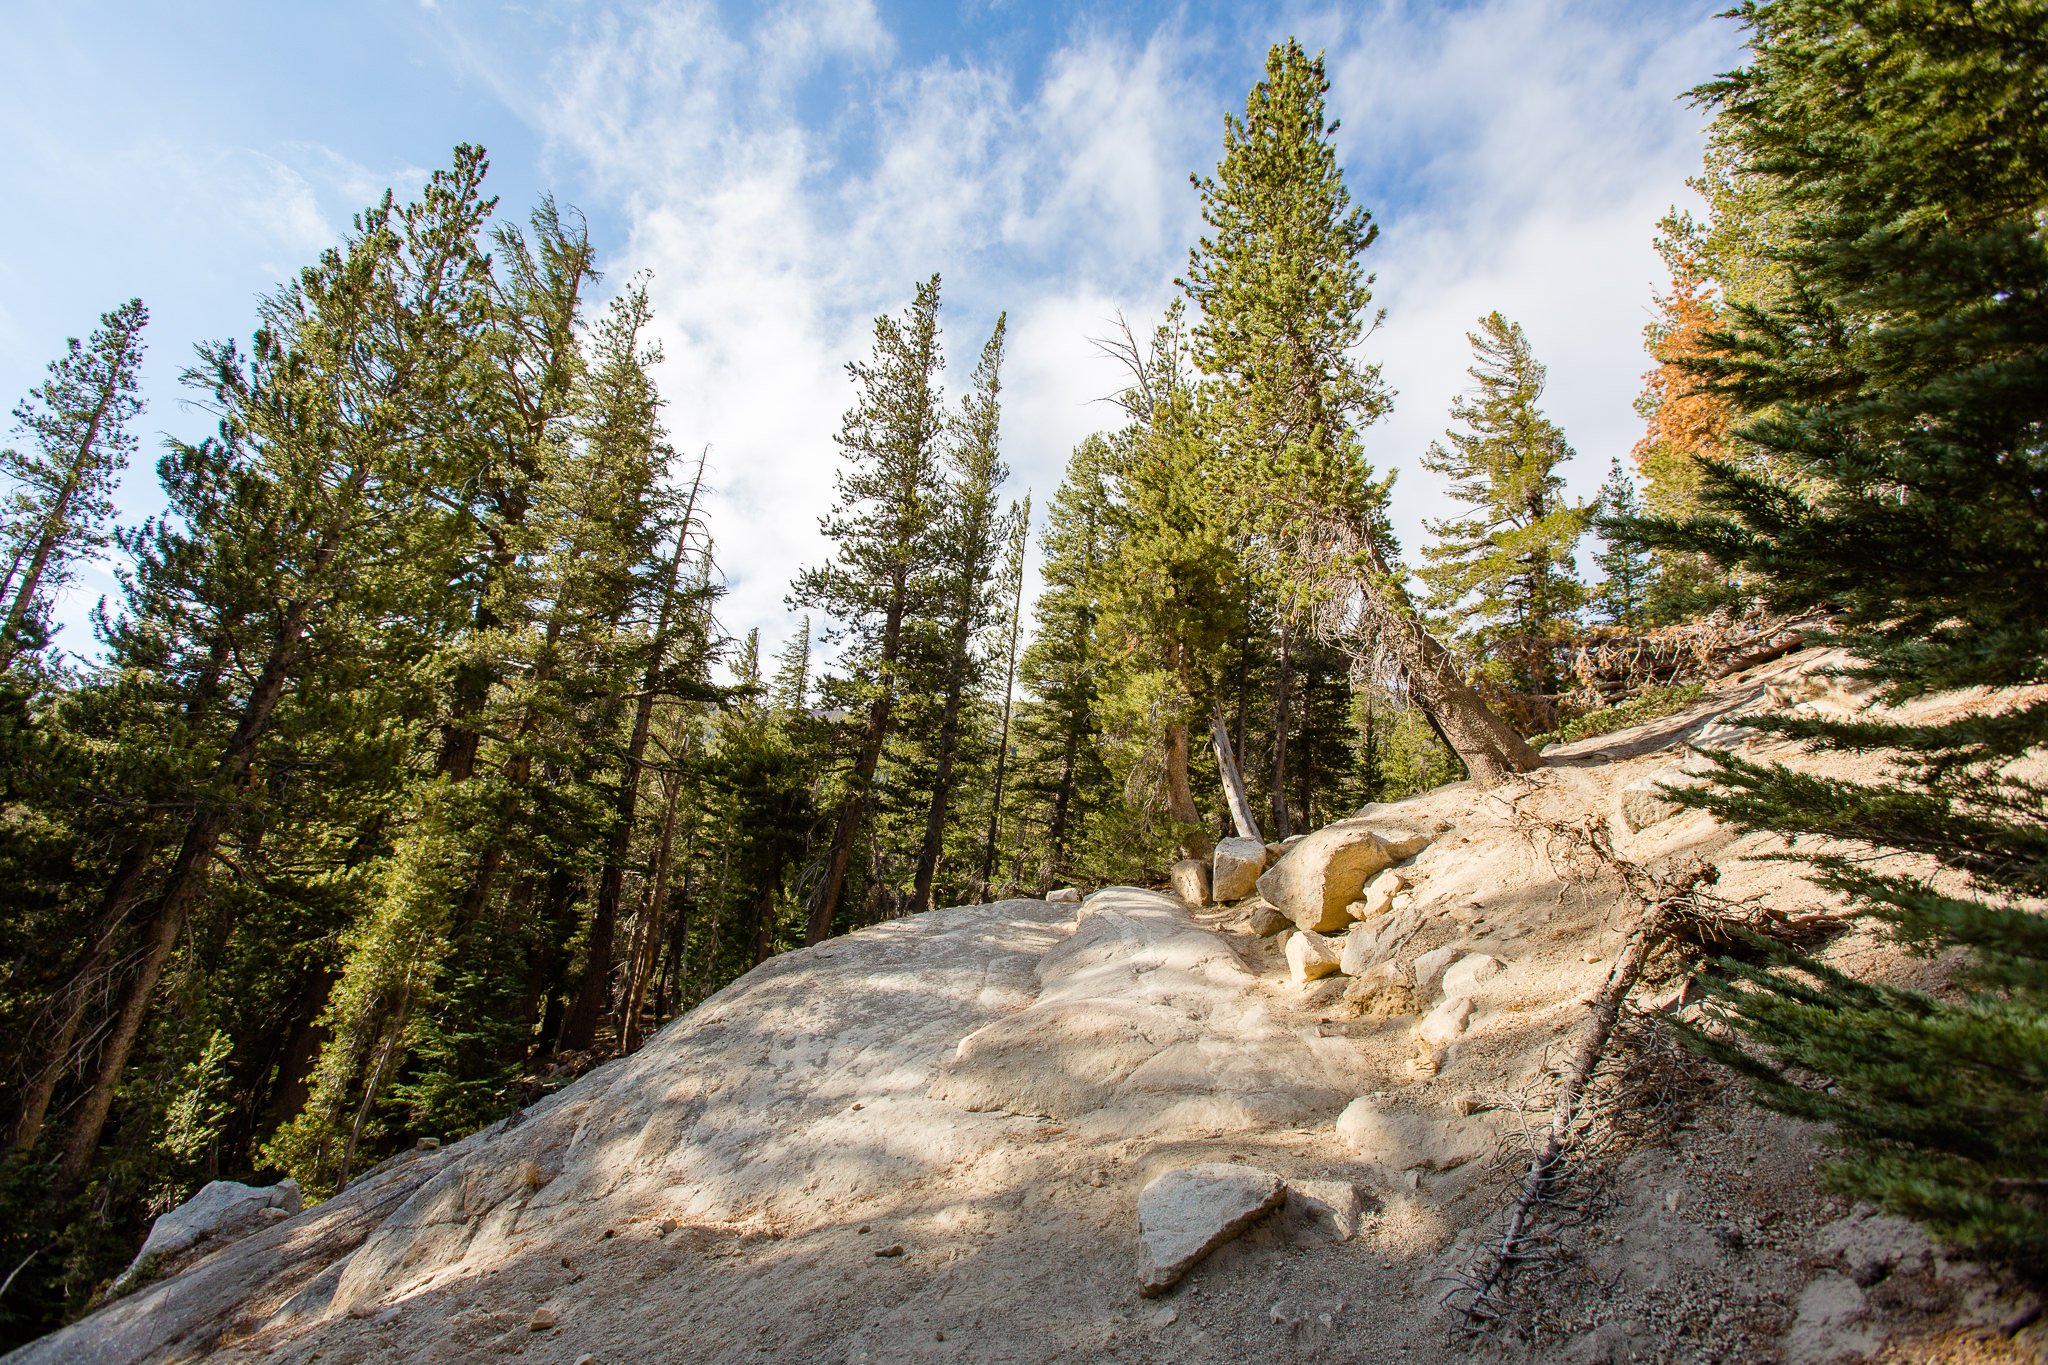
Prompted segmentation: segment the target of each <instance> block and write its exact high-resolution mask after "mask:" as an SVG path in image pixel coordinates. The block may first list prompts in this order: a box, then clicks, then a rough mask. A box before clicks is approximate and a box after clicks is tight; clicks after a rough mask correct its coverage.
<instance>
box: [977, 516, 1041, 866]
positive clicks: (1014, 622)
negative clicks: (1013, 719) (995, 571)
mask: <svg viewBox="0 0 2048 1365" xmlns="http://www.w3.org/2000/svg"><path fill="white" fill-rule="evenodd" d="M1030 510H1031V500H1030V499H1029V498H1026V499H1025V511H1027V512H1028V511H1030ZM1023 613H1024V575H1022V574H1021V573H1020V574H1018V575H1017V598H1016V600H1015V601H1014V602H1012V603H1011V604H1010V651H1009V663H1008V665H1007V666H1006V667H1005V669H1004V672H1003V728H1002V733H1001V734H1000V735H999V736H997V738H996V780H995V795H994V798H993V799H992V800H991V801H990V802H989V808H988V840H987V842H986V843H984V844H983V845H982V848H981V902H982V904H984V905H986V904H988V899H989V894H990V892H989V883H990V881H991V880H993V879H994V877H995V869H996V835H997V833H998V832H999V831H1000V829H1001V826H1002V819H1003V776H1004V772H1005V770H1006V768H1007V767H1008V763H1009V758H1010V707H1011V705H1012V704H1013V703H1014V701H1015V700H1016V695H1017V630H1018V627H1019V624H1020V623H1021V621H1022V617H1023Z"/></svg>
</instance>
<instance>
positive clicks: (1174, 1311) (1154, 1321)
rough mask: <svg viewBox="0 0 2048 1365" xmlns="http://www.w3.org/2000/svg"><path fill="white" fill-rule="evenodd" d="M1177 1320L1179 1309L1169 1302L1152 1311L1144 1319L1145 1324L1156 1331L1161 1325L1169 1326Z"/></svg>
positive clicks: (1178, 1318)
mask: <svg viewBox="0 0 2048 1365" xmlns="http://www.w3.org/2000/svg"><path fill="white" fill-rule="evenodd" d="M1179 1321H1180V1309H1178V1308H1175V1307H1174V1306H1173V1305H1171V1304H1168V1305H1167V1306H1166V1307H1164V1308H1162V1309H1160V1310H1159V1311H1158V1312H1156V1313H1154V1314H1153V1315H1152V1316H1151V1317H1149V1318H1147V1319H1145V1324H1146V1326H1148V1327H1150V1328H1151V1329H1152V1330H1153V1331H1155V1332H1156V1331H1158V1330H1159V1329H1160V1328H1162V1327H1171V1326H1173V1325H1174V1324H1175V1323H1176V1322H1179Z"/></svg>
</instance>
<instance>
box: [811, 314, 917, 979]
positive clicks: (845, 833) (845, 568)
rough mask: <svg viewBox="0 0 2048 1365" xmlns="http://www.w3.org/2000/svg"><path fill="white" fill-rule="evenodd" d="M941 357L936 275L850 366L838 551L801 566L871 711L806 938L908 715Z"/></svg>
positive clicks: (824, 921)
mask: <svg viewBox="0 0 2048 1365" xmlns="http://www.w3.org/2000/svg"><path fill="white" fill-rule="evenodd" d="M944 364H945V360H944V357H943V356H942V355H941V354H940V352H939V277H938V276H937V275H934V276H932V277H931V278H930V279H929V280H926V281H925V282H923V283H922V284H920V285H918V286H917V295H916V297H915V299H913V300H912V302H911V305H910V307H909V308H907V309H906V310H905V311H904V315H903V317H902V319H901V320H900V321H899V320H898V319H896V318H892V317H889V316H887V315H886V314H885V315H883V316H881V317H878V318H876V319H875V342H874V352H873V355H872V357H871V358H870V359H869V360H868V361H866V362H861V361H853V362H849V363H848V365H847V367H846V368H847V375H848V377H849V378H851V379H852V380H853V382H854V384H855V385H856V386H857V388H858V390H859V397H858V398H857V399H856V400H855V402H854V405H853V407H851V408H850V409H848V410H847V413H846V417H845V419H844V421H843V423H842V424H841V427H840V431H839V436H838V438H837V440H838V443H839V448H840V453H841V455H842V458H843V459H844V461H845V463H844V464H843V465H842V467H841V468H840V471H839V473H838V474H837V475H836V484H837V488H838V501H837V504H836V505H835V507H834V509H833V511H832V513H831V515H829V516H827V517H825V518H824V519H823V521H822V522H821V523H820V526H821V528H822V529H823V531H824V533H825V536H826V538H827V539H829V540H831V541H833V542H834V543H835V544H836V545H837V547H838V549H837V551H836V553H835V555H834V558H833V560H832V561H831V562H830V563H827V564H824V565H821V566H818V567H816V568H810V569H805V570H803V571H802V572H801V573H799V574H798V575H797V578H796V581H795V583H794V585H793V586H792V588H791V591H790V600H791V602H792V604H793V605H797V606H805V607H810V608H812V609H814V610H817V611H821V612H823V613H824V614H825V615H826V616H827V617H828V618H829V619H831V620H832V621H833V623H834V624H833V626H832V632H833V638H836V639H839V640H841V641H843V642H844V644H845V653H844V654H843V656H842V662H843V663H844V665H845V666H846V667H847V668H848V670H849V672H850V673H851V674H852V675H853V676H852V678H851V680H850V683H851V687H850V690H851V694H852V695H850V696H849V697H848V698H847V700H849V701H858V702H859V703H860V704H861V709H862V710H863V711H864V712H865V716H864V719H863V723H862V729H861V734H860V738H859V741H858V748H857V751H856V753H855V755H854V760H853V767H852V771H851V773H850V774H849V775H848V781H847V786H846V793H845V795H844V796H843V798H842V799H841V801H840V803H839V812H838V816H837V821H836V825H835V828H834V831H833V836H832V845H831V851H830V853H829V854H828V857H827V863H826V867H825V870H824V876H823V880H822V881H821V883H820V884H819V886H818V888H817V890H816V892H815V893H814V897H815V898H814V900H813V902H812V905H811V918H810V924H809V927H808V928H807V930H806V932H805V936H804V941H805V942H806V943H819V942H822V941H823V940H824V939H825V938H827V937H829V936H830V934H831V933H832V928H833V924H834V922H835V918H836V917H837V916H839V915H840V913H841V905H842V901H843V900H844V889H845V884H846V879H847V872H848V869H849V867H850V866H851V864H852V862H853V856H854V852H855V849H856V847H857V846H858V845H859V843H860V841H861V836H862V834H863V833H864V831H865V830H866V827H867V824H868V821H869V819H870V817H871V816H872V814H873V803H874V801H875V797H876V788H875V770H876V768H877V766H878V765H879V764H880V762H881V758H882V752H883V749H884V747H885V746H886V745H887V743H888V742H889V739H890V737H891V735H892V734H894V733H895V730H896V727H897V723H898V720H899V717H898V715H897V700H898V693H899V690H900V688H901V677H900V673H901V669H902V665H903V663H904V658H903V653H904V647H905V643H906V640H905V633H906V628H907V627H913V626H915V625H916V623H917V622H918V621H920V620H922V619H923V617H924V615H925V613H926V612H927V610H928V606H927V604H926V603H925V602H924V601H923V588H924V585H925V583H926V581H927V579H928V577H929V574H930V571H931V567H932V564H933V560H934V557H935V553H936V548H935V546H934V544H933V539H934V537H933V525H934V523H935V521H936V520H937V513H938V511H939V509H940V507H941V506H942V505H943V502H944V493H943V489H942V486H941V473H940V460H941V455H942V450H941V438H942V436H943V434H944V431H945V412H944V406H943V400H942V396H941V394H940V390H939V386H938V373H939V370H940V369H941V368H942V367H943V366H944Z"/></svg>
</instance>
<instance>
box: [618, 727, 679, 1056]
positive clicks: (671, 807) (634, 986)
mask: <svg viewBox="0 0 2048 1365" xmlns="http://www.w3.org/2000/svg"><path fill="white" fill-rule="evenodd" d="M676 729H677V731H678V732H679V733H680V731H681V730H682V717H681V716H680V715H678V717H677V721H676ZM682 794H683V779H682V774H680V773H677V774H674V775H673V776H672V777H671V778H670V781H669V789H668V799H667V800H666V801H665V802H663V804H662V812H661V846H660V848H659V849H658V850H657V852H656V854H655V862H654V889H653V891H652V892H651V893H650V894H649V896H648V902H647V925H646V929H647V942H646V945H645V947H643V948H642V949H641V951H640V952H639V953H638V954H637V955H636V957H635V960H634V963H633V975H632V977H631V979H630V980H629V981H628V983H627V987H626V1008H625V1017H624V1019H623V1020H622V1021H621V1024H620V1027H619V1039H620V1042H619V1051H620V1052H622V1053H623V1052H631V1051H632V1050H633V1049H635V1048H637V1047H639V1046H640V1008H641V1003H642V1001H643V1000H645V998H646V996H647V980H648V977H649V976H651V975H652V974H653V970H654V964H655V961H656V958H657V955H658V954H659V953H660V951H661V944H662V938H663V935H662V921H663V920H664V919H665V918H666V917H667V915H668V877H669V869H670V867H671V866H672V862H671V859H672V857H673V855H674V850H675V839H676V807H677V806H678V805H679V804H681V800H682ZM656 1012H657V1013H659V1011H658V1010H657V1011H656Z"/></svg>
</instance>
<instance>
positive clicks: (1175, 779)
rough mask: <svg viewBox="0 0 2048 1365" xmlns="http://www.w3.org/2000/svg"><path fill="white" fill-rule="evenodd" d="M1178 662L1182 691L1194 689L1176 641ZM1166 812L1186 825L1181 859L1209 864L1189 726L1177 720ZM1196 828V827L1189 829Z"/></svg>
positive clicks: (1169, 733)
mask: <svg viewBox="0 0 2048 1365" xmlns="http://www.w3.org/2000/svg"><path fill="white" fill-rule="evenodd" d="M1174 662H1175V664H1176V665H1177V668H1178V672H1179V675H1180V685H1181V691H1182V692H1183V693H1190V692H1192V690H1193V679H1192V678H1191V677H1190V673H1191V670H1190V669H1189V667H1188V648H1187V646H1186V645H1184V644H1181V643H1180V642H1179V641H1175V642H1174ZM1165 780H1166V813H1167V814H1168V815H1169V816H1171V817H1172V818H1173V821H1174V823H1175V824H1177V825H1180V826H1182V827H1183V828H1182V830H1181V838H1180V856H1181V857H1183V858H1200V859H1201V860H1202V861H1204V862H1207V861H1208V860H1209V858H1210V856H1211V855H1212V854H1213V853H1214V852H1215V846H1214V845H1212V844H1211V843H1210V842H1209V836H1208V835H1207V834H1204V833H1203V832H1202V812H1201V809H1200V808H1199V807H1197V806H1196V805H1195V790H1194V788H1193V787H1192V786H1190V785H1189V783H1188V727H1187V723H1186V722H1185V721H1175V722H1174V723H1173V724H1171V725H1169V726H1167V727H1166V774H1165ZM1189 826H1192V828H1188V827H1189Z"/></svg>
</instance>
